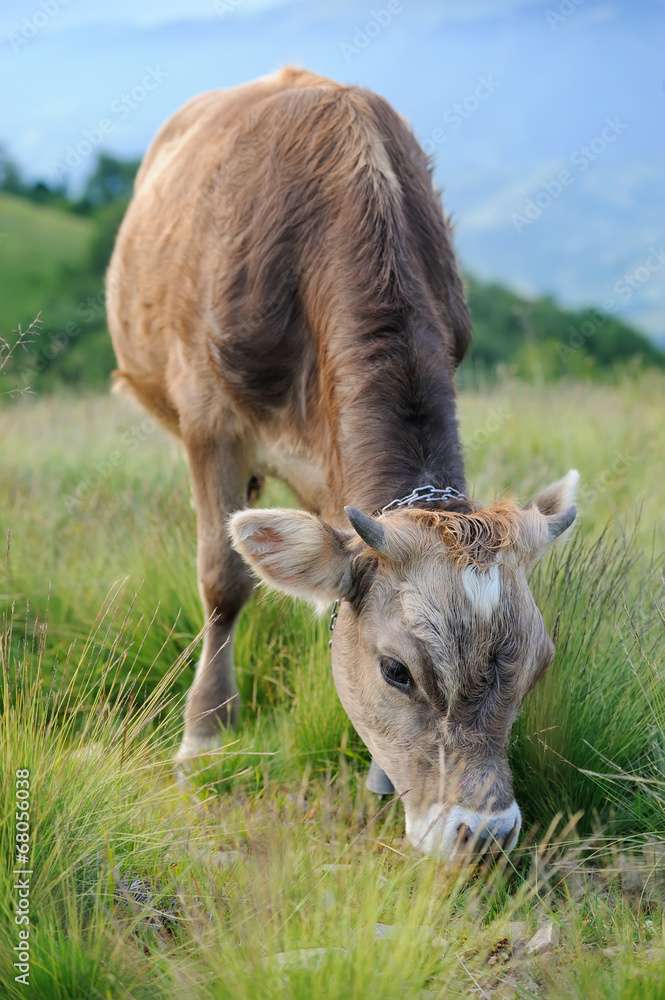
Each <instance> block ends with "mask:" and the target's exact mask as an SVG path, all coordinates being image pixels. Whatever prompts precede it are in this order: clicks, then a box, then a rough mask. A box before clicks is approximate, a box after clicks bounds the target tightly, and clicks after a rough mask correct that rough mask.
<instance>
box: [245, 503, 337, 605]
mask: <svg viewBox="0 0 665 1000" xmlns="http://www.w3.org/2000/svg"><path fill="white" fill-rule="evenodd" d="M229 534H230V536H231V542H232V544H233V547H234V549H235V550H236V552H239V553H240V555H241V556H242V557H243V559H244V560H245V561H246V562H247V563H249V565H250V566H251V567H252V569H253V570H254V572H255V573H256V574H257V576H259V577H260V578H261V579H262V580H263V581H264V582H265V583H267V584H268V586H270V587H273V588H274V589H275V590H279V591H281V592H282V593H284V594H291V595H293V596H294V597H302V598H304V599H305V600H308V601H311V602H312V603H313V604H315V605H316V606H317V607H319V608H321V609H323V608H325V607H326V606H327V605H328V604H330V603H331V601H334V600H336V599H337V598H338V597H344V596H345V595H346V594H347V593H349V591H350V590H351V557H350V555H349V552H348V550H347V547H346V538H345V536H344V535H342V534H340V533H339V532H338V531H336V530H335V529H334V528H331V527H330V525H329V524H326V523H325V522H323V521H320V520H319V518H318V517H315V516H314V515H313V514H308V513H306V512H305V511H302V510H288V509H282V508H272V509H267V510H241V511H238V513H237V514H233V515H232V517H231V518H230V519H229Z"/></svg>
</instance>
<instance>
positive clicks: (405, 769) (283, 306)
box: [107, 68, 577, 859]
mask: <svg viewBox="0 0 665 1000" xmlns="http://www.w3.org/2000/svg"><path fill="white" fill-rule="evenodd" d="M107 307H108V322H109V328H110V332H111V335H112V339H113V344H114V348H115V352H116V356H117V360H118V370H117V372H116V373H115V377H116V381H117V384H118V386H119V387H121V388H124V389H126V390H128V391H129V392H130V393H132V394H133V395H134V396H135V397H136V398H137V399H138V400H139V401H140V402H141V403H143V404H144V405H145V406H146V407H147V408H148V409H149V410H150V411H151V412H152V413H156V414H157V415H158V416H159V417H160V419H161V420H162V422H163V423H164V424H165V425H166V426H167V427H168V428H169V429H170V430H171V431H173V432H174V433H175V434H177V435H178V436H179V437H180V438H181V440H182V442H183V444H184V448H185V451H186V454H187V459H188V464H189V470H190V474H191V482H192V489H193V496H194V502H195V506H196V513H197V543H198V548H197V553H198V557H197V572H198V581H199V587H200V593H201V599H202V603H203V608H204V611H205V616H206V620H207V621H208V623H209V627H208V630H207V632H206V635H205V639H204V643H203V651H202V655H201V658H200V661H199V663H198V666H197V669H196V674H195V677H194V680H193V683H192V687H191V690H190V691H189V694H188V698H187V704H186V710H185V726H184V737H183V741H182V745H181V747H180V750H179V752H178V760H179V762H180V765H181V766H183V767H186V766H187V765H188V764H189V763H190V762H191V760H192V758H193V757H195V756H196V755H197V754H199V753H201V752H203V751H204V750H206V749H207V748H210V747H212V746H215V745H219V744H220V742H221V741H222V740H223V738H224V730H225V727H227V726H235V725H236V723H237V720H238V707H239V701H238V689H237V686H236V681H235V677H234V668H233V633H234V629H235V626H236V623H237V621H238V616H239V614H240V611H241V609H242V608H243V606H244V605H245V603H246V602H247V601H248V599H249V597H250V595H251V593H252V591H253V588H254V586H255V582H256V578H257V577H258V578H259V579H260V580H263V581H265V583H267V584H268V585H269V586H270V587H272V588H275V589H276V590H278V591H281V592H282V593H286V594H291V595H294V596H296V597H300V598H304V599H305V600H307V601H310V602H312V603H313V604H315V605H316V606H318V607H319V608H326V607H329V606H330V605H331V604H332V603H333V602H338V603H337V604H336V605H335V614H334V616H333V621H334V624H335V628H334V632H333V638H332V640H331V647H332V670H333V675H334V680H335V684H336V687H337V691H338V693H339V697H340V699H341V702H342V704H343V706H344V708H345V710H346V712H347V713H348V716H349V718H350V719H351V721H352V723H353V725H354V726H355V728H356V729H357V731H358V733H359V734H360V736H361V737H362V739H363V740H364V742H365V743H366V745H367V746H368V748H369V750H370V752H371V755H372V759H373V763H372V768H371V769H370V777H371V779H372V781H371V784H370V787H373V788H374V789H375V790H377V791H382V790H383V791H390V790H392V789H395V790H396V792H397V793H398V794H399V795H400V796H401V798H402V801H403V803H404V808H405V813H406V832H407V836H408V838H409V840H410V841H411V842H412V844H414V845H415V847H416V848H418V849H419V850H421V851H423V852H429V853H432V852H433V853H435V854H438V855H439V856H440V857H441V858H443V859H451V858H454V857H462V856H466V857H475V856H476V855H477V854H478V852H479V851H480V850H482V849H483V848H486V847H487V846H488V845H490V844H494V845H496V844H498V845H502V846H503V847H504V848H505V849H506V850H510V849H512V847H513V846H514V845H515V843H516V842H517V838H518V835H519V832H520V826H521V814H520V810H519V807H518V805H517V803H516V802H515V798H514V793H513V784H512V777H511V772H510V767H509V764H508V757H507V746H508V741H509V735H510V731H511V726H512V724H513V721H514V719H515V717H516V715H517V713H518V710H519V707H520V705H521V702H522V700H523V698H524V696H525V695H526V694H527V692H528V691H529V690H530V689H531V688H532V687H533V685H534V684H535V683H536V682H537V681H538V679H539V677H541V675H542V674H543V672H544V671H545V670H546V668H547V666H548V665H549V663H550V661H551V659H552V655H553V643H552V640H551V639H550V637H549V635H548V634H547V631H546V629H545V625H544V623H543V619H542V617H541V614H540V612H539V611H538V609H537V607H536V605H535V603H534V600H533V597H532V596H531V593H530V591H529V588H528V585H527V580H526V574H527V570H528V567H529V565H530V564H531V563H532V561H533V560H534V559H536V558H537V557H538V556H540V555H541V553H542V552H544V550H545V549H546V548H547V547H548V546H549V545H550V544H551V543H552V542H553V541H554V540H555V539H556V538H557V537H558V536H559V535H561V534H562V532H564V531H565V530H566V529H567V528H568V527H569V526H570V525H571V523H572V521H573V520H574V518H575V507H574V506H573V503H572V501H573V493H574V488H575V483H576V481H577V473H576V472H575V471H574V470H572V471H571V472H570V473H568V475H567V476H565V477H564V478H563V479H561V480H560V481H558V482H556V483H554V484H553V485H551V486H550V487H548V488H546V489H544V490H543V491H542V492H540V493H538V494H537V495H536V496H534V497H533V498H532V499H531V500H530V501H529V502H528V503H526V505H524V506H521V505H520V504H518V503H517V502H515V501H512V500H506V499H504V500H500V501H498V502H495V503H493V504H492V505H490V506H486V507H483V506H481V505H480V504H478V503H476V502H475V501H474V500H473V499H471V498H470V497H469V495H468V491H467V486H466V481H465V474H464V464H463V457H462V449H461V445H460V438H459V432H458V425H457V418H456V404H455V386H454V379H455V370H456V367H457V365H458V364H459V363H460V361H461V360H462V358H463V357H464V355H465V353H466V351H467V348H468V346H469V341H470V335H471V327H470V321H469V315H468V312H467V306H466V303H465V296H464V289H463V283H462V280H461V277H460V272H459V269H458V265H457V262H456V257H455V253H454V250H453V245H452V237H451V229H450V225H449V223H448V221H447V219H446V217H445V215H444V213H443V209H442V206H441V201H440V197H439V194H438V192H437V191H436V190H435V188H434V186H433V182H432V176H431V171H430V166H429V164H428V161H427V158H426V156H425V154H424V153H423V151H422V149H421V148H420V146H419V145H418V143H417V141H416V139H415V138H414V135H413V133H412V132H411V130H410V128H409V126H408V125H407V123H406V122H405V121H404V120H403V119H402V118H401V117H400V116H399V115H397V114H396V113H395V111H394V110H393V109H392V108H391V107H390V105H389V104H388V103H387V102H386V101H385V100H383V99H382V98H381V97H379V96H377V95H376V94H374V93H372V92H370V91H368V90H365V89H361V88H359V87H355V86H345V85H341V84H339V83H336V82H334V81H332V80H329V79H326V78H324V77H321V76H317V75H315V74H313V73H310V72H306V71H304V70H300V69H291V68H287V69H284V70H282V71H280V72H278V73H276V74H273V75H271V76H268V77H264V78H260V79H258V80H256V81H253V82H251V83H248V84H245V85H243V86H238V87H236V88H233V89H229V90H219V91H212V92H210V93H205V94H202V95H200V96H198V97H196V98H194V99H193V100H191V101H190V102H189V103H187V104H186V105H185V106H184V107H183V108H182V109H180V110H179V111H178V112H177V113H176V114H175V115H173V117H172V118H170V119H169V120H168V121H167V122H166V123H165V124H164V125H163V126H162V128H161V130H160V131H159V133H158V135H157V137H156V139H155V140H154V142H153V144H152V146H151V147H150V149H149V151H148V153H147V155H146V157H145V159H144V160H143V163H142V165H141V168H140V170H139V172H138V175H137V178H136V185H135V192H134V196H133V199H132V201H131V203H130V205H129V208H128V210H127V213H126V216H125V218H124V221H123V222H122V225H121V227H120V230H119V233H118V237H117V242H116V245H115V249H114V252H113V256H112V259H111V262H110V266H109V272H108V277H107ZM268 474H270V475H272V476H276V477H279V478H280V479H282V480H283V481H284V482H286V483H287V484H288V485H289V486H290V487H291V488H292V490H293V491H294V493H295V495H296V497H297V498H298V501H299V503H300V506H301V509H254V508H253V506H252V505H253V503H254V501H255V500H256V498H257V497H258V496H259V495H260V492H261V489H262V486H263V483H264V480H265V477H266V475H268ZM465 852H466V853H465Z"/></svg>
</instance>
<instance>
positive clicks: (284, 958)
mask: <svg viewBox="0 0 665 1000" xmlns="http://www.w3.org/2000/svg"><path fill="white" fill-rule="evenodd" d="M336 953H338V954H340V955H345V954H346V948H297V949H295V950H294V951H278V952H277V953H276V954H275V955H268V956H267V958H264V959H263V961H264V963H266V964H274V965H277V966H278V967H279V968H280V969H310V968H312V967H315V968H316V967H318V966H319V965H321V964H322V962H323V961H324V960H325V958H326V957H327V956H328V955H334V954H336Z"/></svg>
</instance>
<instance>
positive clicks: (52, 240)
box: [0, 192, 95, 334]
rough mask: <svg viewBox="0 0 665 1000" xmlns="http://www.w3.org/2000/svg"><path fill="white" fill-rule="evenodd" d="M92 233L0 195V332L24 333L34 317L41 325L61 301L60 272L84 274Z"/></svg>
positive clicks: (86, 223)
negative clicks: (20, 328)
mask: <svg viewBox="0 0 665 1000" xmlns="http://www.w3.org/2000/svg"><path fill="white" fill-rule="evenodd" d="M94 229H95V223H94V222H93V220H92V219H83V218H80V217H79V216H76V215H72V214H71V213H69V212H62V211H59V210H58V209H56V208H49V207H47V206H42V205H35V204H33V203H32V202H30V201H27V200H26V199H25V198H19V197H16V196H15V195H10V194H4V193H2V192H0V288H2V296H1V297H0V330H1V331H3V332H4V333H5V334H7V333H9V331H11V330H13V329H15V328H16V327H17V326H18V324H19V323H20V324H21V325H22V326H24V327H25V326H27V325H28V324H29V323H30V322H31V321H32V320H33V319H34V318H35V316H36V315H37V313H39V312H41V313H42V315H43V317H44V318H45V319H46V314H47V313H48V312H49V309H50V308H52V307H53V305H54V303H57V302H60V301H61V300H62V298H63V296H66V295H67V292H68V289H67V288H63V287H62V277H63V271H70V272H74V271H77V270H79V271H80V270H83V269H84V268H85V266H86V261H87V256H88V250H89V245H90V241H91V239H92V236H93V233H94ZM69 306H70V307H72V306H75V303H72V302H70V303H69ZM47 321H48V320H47Z"/></svg>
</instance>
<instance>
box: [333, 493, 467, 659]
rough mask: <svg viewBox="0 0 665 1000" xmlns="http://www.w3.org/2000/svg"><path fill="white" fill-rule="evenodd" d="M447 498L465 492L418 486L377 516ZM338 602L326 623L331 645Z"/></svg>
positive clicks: (461, 495)
mask: <svg viewBox="0 0 665 1000" xmlns="http://www.w3.org/2000/svg"><path fill="white" fill-rule="evenodd" d="M449 500H466V494H465V493H461V492H460V491H459V490H456V489H455V487H454V486H446V487H445V489H442V490H439V489H437V488H436V486H419V487H418V488H417V489H415V490H414V491H413V493H409V495H408V497H400V499H399V500H391V501H390V503H387V504H386V506H385V507H382V508H381V510H380V511H379V514H378V516H379V517H381V515H382V514H387V513H388V511H391V510H399V509H400V508H401V507H412V506H413V505H414V504H416V503H423V502H424V503H427V502H432V501H433V502H436V503H447V502H448V501H449ZM339 604H340V598H337V600H336V601H335V603H334V604H333V608H332V613H331V615H330V621H329V623H328V630H329V632H330V639H329V640H328V645H329V646H332V633H333V632H334V631H335V625H336V623H337V615H338V614H339Z"/></svg>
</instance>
